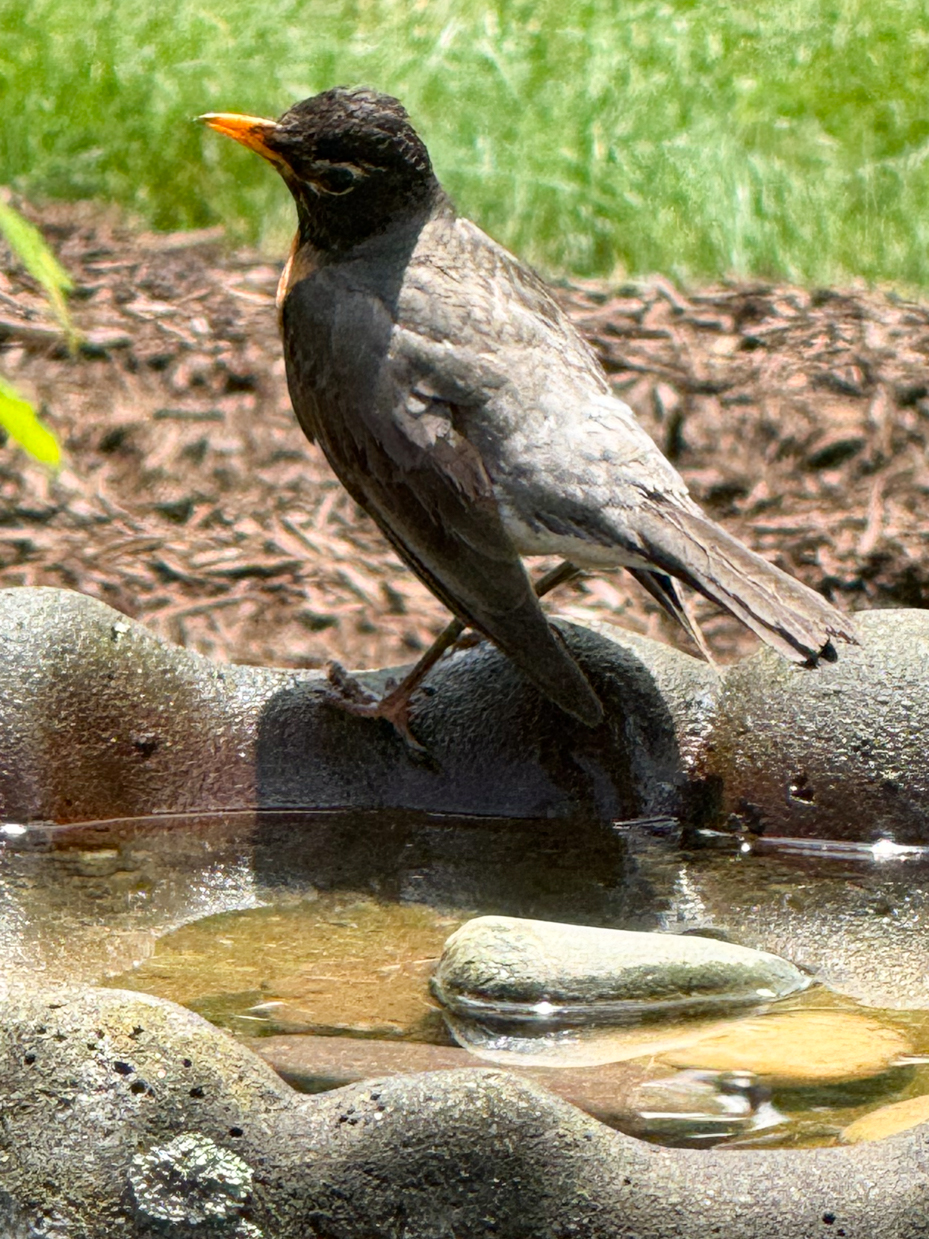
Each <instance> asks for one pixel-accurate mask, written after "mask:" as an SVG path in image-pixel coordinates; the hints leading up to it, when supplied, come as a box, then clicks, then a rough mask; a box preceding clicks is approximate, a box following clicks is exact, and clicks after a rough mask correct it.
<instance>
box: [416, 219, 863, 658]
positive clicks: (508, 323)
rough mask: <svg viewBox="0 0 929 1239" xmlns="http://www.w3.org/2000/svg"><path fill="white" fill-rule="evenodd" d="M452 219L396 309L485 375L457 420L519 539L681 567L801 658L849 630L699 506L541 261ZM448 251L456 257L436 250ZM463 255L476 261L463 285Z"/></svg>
mask: <svg viewBox="0 0 929 1239" xmlns="http://www.w3.org/2000/svg"><path fill="white" fill-rule="evenodd" d="M444 229H445V237H446V245H445V246H444V247H436V246H433V247H431V249H427V252H426V254H425V256H424V258H423V259H422V260H421V261H420V262H418V263H417V261H416V255H415V254H414V262H413V264H411V271H410V278H409V279H408V281H407V286H406V295H405V297H404V298H402V299H401V309H402V311H403V313H402V314H401V322H402V324H403V326H404V327H405V328H406V330H407V332H408V334H409V336H410V337H411V339H412V340H415V346H414V344H410V345H409V346H408V347H409V348H410V349H412V350H413V351H414V352H418V354H419V356H418V364H419V366H420V368H421V370H422V371H423V372H424V373H427V374H430V375H431V376H435V377H436V378H438V379H441V380H442V381H444V382H445V383H446V384H448V390H449V391H450V392H454V390H455V384H456V383H459V382H463V380H464V379H465V377H466V376H470V380H471V382H472V383H473V384H474V386H475V387H476V389H477V392H478V393H479V395H478V397H477V398H475V399H472V400H471V401H470V402H465V403H464V404H463V406H462V412H461V414H460V418H459V421H458V423H457V424H458V426H459V428H460V429H461V430H462V432H463V433H464V434H465V435H466V436H467V438H468V439H469V441H471V442H472V443H474V444H475V446H477V448H478V450H479V451H480V454H481V458H482V461H483V463H484V466H485V468H486V469H487V472H488V475H489V476H490V477H491V478H492V480H493V482H494V486H495V491H496V494H497V499H498V503H499V504H500V505H501V509H502V510H503V511H504V513H505V515H506V516H507V517H508V519H509V529H510V531H511V536H513V538H514V540H515V541H516V544H517V545H518V546H519V547H520V549H522V550H523V552H524V553H530V551H531V550H535V551H548V552H557V553H558V554H561V555H563V556H564V557H566V558H568V559H570V560H571V561H572V562H575V563H578V564H581V565H586V564H599V565H602V566H606V565H607V564H610V563H615V564H617V565H620V564H623V565H625V566H628V567H630V568H633V569H635V570H636V571H637V572H639V571H642V570H644V571H646V572H649V571H651V572H655V571H657V572H658V574H659V575H662V574H663V575H670V576H673V577H676V578H678V579H679V580H682V581H684V582H686V583H687V584H689V585H690V586H692V587H693V588H695V589H697V590H699V591H700V592H702V593H703V594H705V595H706V596H707V597H709V598H711V599H713V600H714V601H716V602H719V603H721V604H722V605H723V606H725V607H726V608H727V609H728V610H729V611H731V612H732V613H733V614H735V615H736V616H738V618H739V619H741V620H742V621H743V623H745V624H747V625H748V627H750V628H752V629H753V630H754V631H755V632H757V633H758V634H759V636H761V637H762V639H763V640H765V641H766V642H768V644H770V645H772V646H774V648H775V649H778V650H780V651H781V652H782V653H784V654H785V655H786V656H787V657H790V658H793V659H796V660H798V661H806V660H810V661H814V662H815V661H816V659H817V658H818V657H819V656H820V654H821V653H822V652H823V651H826V652H828V651H829V650H830V649H831V648H832V647H831V642H832V639H833V638H834V637H838V638H840V639H842V640H846V641H854V640H855V635H854V628H853V625H852V624H851V623H850V621H849V620H848V619H847V618H846V617H844V616H842V615H841V614H840V613H839V612H838V611H836V610H835V609H834V608H833V607H831V606H830V605H829V604H828V603H827V602H826V601H825V600H824V599H822V598H821V597H819V595H817V594H815V593H814V592H813V591H812V590H810V589H808V588H807V587H806V586H804V585H802V584H800V583H799V582H797V581H795V580H794V579H793V578H791V577H789V576H787V575H786V574H785V573H783V572H781V571H779V570H778V569H777V568H775V567H774V566H773V565H771V564H769V563H768V562H767V561H766V560H764V559H762V558H761V557H760V556H758V555H755V554H754V553H753V552H751V551H749V550H748V549H747V548H746V547H744V546H742V544H741V543H739V542H738V541H737V540H736V539H734V538H733V537H732V536H731V535H730V534H728V533H727V532H726V531H725V530H723V529H722V528H720V527H719V526H718V525H716V524H715V523H714V522H712V521H710V520H709V519H708V518H707V517H705V516H704V515H703V514H702V513H701V512H700V510H699V508H698V507H697V506H696V504H695V503H694V502H693V500H692V499H691V498H690V495H689V494H688V491H687V487H686V485H685V483H684V480H683V479H682V478H681V476H680V474H679V473H678V472H677V470H676V469H675V468H674V467H673V466H672V465H671V464H670V463H669V462H668V461H667V460H666V459H665V458H664V456H663V455H662V454H661V452H660V451H659V449H658V448H657V446H656V445H655V443H654V442H653V441H652V439H651V438H650V437H649V436H648V434H647V433H646V432H645V430H644V429H643V428H642V426H640V425H639V423H638V422H637V421H636V419H635V416H634V414H633V412H632V410H631V409H630V408H629V407H628V406H627V405H625V404H624V403H623V402H622V401H620V400H618V399H617V398H616V397H615V396H614V395H613V394H612V393H611V392H610V389H609V386H608V384H607V381H606V377H605V375H604V374H603V372H602V370H601V369H600V367H599V365H598V364H597V362H596V360H595V359H594V358H593V356H592V354H591V353H590V351H589V349H588V348H587V347H586V345H584V343H583V341H581V340H580V339H579V337H578V335H577V332H576V330H575V329H574V327H573V326H572V324H571V323H570V322H569V321H567V319H566V317H565V315H564V314H563V313H562V312H561V311H560V310H559V309H558V307H557V305H555V303H554V302H553V300H552V298H551V296H550V294H548V293H547V291H546V290H545V289H544V286H542V285H540V282H539V281H538V280H537V279H536V278H535V277H534V276H533V275H532V273H531V272H529V271H527V270H526V269H525V268H523V267H521V266H520V264H519V263H518V262H517V261H516V259H514V258H513V257H512V255H509V254H507V252H506V251H505V250H502V249H501V248H500V247H499V246H497V245H495V243H494V242H492V241H490V240H489V238H487V237H485V236H484V234H483V233H481V232H480V230H479V229H477V228H475V227H474V225H471V224H467V223H466V222H464V221H455V223H454V225H449V224H445V225H444ZM445 251H448V252H451V253H453V254H456V255H457V258H456V261H454V262H452V263H450V264H448V266H447V267H446V266H444V265H443V264H441V263H439V264H436V263H435V262H434V261H432V262H431V263H430V254H433V255H434V254H435V253H436V252H445ZM462 256H463V257H462ZM462 267H465V268H467V269H468V270H469V271H470V272H471V273H472V274H473V273H477V274H476V276H475V278H474V280H473V281H472V283H473V287H470V288H469V289H467V290H462V289H461V288H460V287H458V285H459V283H460V281H459V280H458V278H457V275H456V272H457V271H458V270H460V269H462ZM475 289H477V290H478V293H479V295H478V296H476V297H475V296H470V297H469V295H468V294H469V293H473V292H474V290H475ZM436 322H438V323H439V324H440V326H441V333H438V332H436V331H435V330H432V329H431V325H432V324H434V323H436ZM446 354H447V356H446Z"/></svg>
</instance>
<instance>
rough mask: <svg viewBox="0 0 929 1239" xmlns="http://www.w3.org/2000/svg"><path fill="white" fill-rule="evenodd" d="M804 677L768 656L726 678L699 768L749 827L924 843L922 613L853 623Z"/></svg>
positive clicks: (928, 638)
mask: <svg viewBox="0 0 929 1239" xmlns="http://www.w3.org/2000/svg"><path fill="white" fill-rule="evenodd" d="M856 623H857V627H858V633H859V637H860V641H861V644H860V645H859V646H857V647H852V648H843V649H842V650H841V651H840V654H839V658H838V660H837V661H836V662H835V663H831V664H830V663H823V664H821V665H820V666H819V667H818V668H817V669H816V671H815V673H813V674H811V673H810V672H809V671H807V670H806V669H805V668H803V667H798V666H796V665H795V664H793V663H788V662H786V661H785V660H784V659H782V658H779V657H778V656H777V655H776V654H774V653H772V652H771V651H770V650H768V649H762V650H759V651H758V652H757V653H756V654H754V655H752V656H751V657H750V658H747V659H745V660H744V661H743V662H741V663H739V664H738V665H737V666H734V667H730V668H729V669H728V670H727V672H726V675H725V680H724V689H723V692H722V696H721V698H720V702H719V714H718V718H717V721H716V725H715V727H714V730H713V736H712V740H711V742H710V743H709V745H708V746H707V750H706V759H705V764H704V771H705V773H706V775H707V777H708V778H709V779H710V780H712V781H714V782H715V783H716V786H717V788H718V789H719V792H720V801H719V805H718V809H717V812H718V814H719V816H720V817H721V818H722V819H725V817H726V816H727V815H728V814H730V813H731V814H733V815H734V817H735V818H736V819H737V821H738V822H740V823H741V824H743V825H744V826H745V827H746V828H748V829H749V830H751V831H756V832H758V833H762V832H763V833H765V834H767V835H778V836H788V837H792V838H797V837H802V836H807V837H810V836H815V837H820V838H828V839H850V840H864V841H867V842H871V841H872V840H877V839H881V838H890V839H893V840H894V841H895V842H897V843H901V844H910V843H929V762H927V761H926V745H925V737H926V735H927V733H929V611H871V612H865V613H863V614H860V615H858V616H856Z"/></svg>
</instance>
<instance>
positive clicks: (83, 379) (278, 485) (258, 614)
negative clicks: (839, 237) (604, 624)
mask: <svg viewBox="0 0 929 1239" xmlns="http://www.w3.org/2000/svg"><path fill="white" fill-rule="evenodd" d="M19 205H21V206H22V205H23V204H19ZM24 209H25V210H26V212H27V213H28V214H29V216H30V218H32V219H33V220H34V222H36V223H37V224H39V226H40V227H41V228H42V229H43V231H44V233H45V235H46V237H47V238H48V240H49V241H50V243H51V244H52V246H53V248H54V249H55V250H56V251H57V253H58V254H59V256H60V258H61V261H62V262H63V264H64V265H65V267H66V268H67V269H68V271H69V272H70V273H71V275H72V277H73V279H74V282H75V291H74V294H73V299H72V308H73V312H74V317H75V320H76V322H77V325H78V327H79V328H80V330H81V331H82V332H83V334H84V343H83V345H82V346H81V348H80V350H79V352H78V353H77V354H76V355H74V356H71V355H69V354H68V351H67V348H66V347H65V346H64V344H63V343H62V340H61V337H60V334H59V332H58V331H57V328H56V327H55V325H54V324H53V323H52V322H51V321H50V320H49V318H48V315H47V311H46V309H45V307H44V303H43V301H42V298H41V296H40V294H39V291H38V289H37V288H36V286H35V285H34V284H33V282H32V281H31V280H30V278H29V277H28V276H27V275H26V274H25V273H24V272H23V271H22V269H21V268H20V267H19V266H18V265H17V264H16V263H15V262H14V261H13V259H12V257H11V255H10V254H9V253H8V252H7V251H5V250H4V249H3V247H2V245H0V374H3V375H4V376H5V377H6V378H7V379H8V380H10V381H11V382H13V383H15V384H16V385H17V387H18V388H19V389H20V390H21V391H22V392H23V393H24V394H25V395H26V396H28V397H29V398H31V399H33V400H34V401H35V402H36V403H37V404H38V405H39V406H41V407H42V409H43V413H44V416H45V418H46V420H47V422H48V424H49V425H50V426H51V427H52V428H53V429H54V430H55V432H56V434H57V435H58V436H59V439H60V441H61V443H62V444H63V447H64V449H65V452H66V457H67V459H66V467H65V468H64V470H63V471H62V472H61V473H60V474H59V475H58V477H57V478H52V477H50V475H49V474H48V473H47V472H46V471H45V470H43V469H42V468H41V467H40V466H37V465H34V464H32V463H30V462H29V461H27V460H26V459H25V457H24V456H23V454H22V453H21V452H19V451H18V450H15V449H13V448H12V447H11V446H7V447H2V448H0V586H12V585H26V584H29V585H55V586H65V587H68V588H71V589H78V590H82V591H84V592H85V593H88V594H92V595H93V596H95V597H98V598H101V599H103V600H104V601H105V602H108V603H109V604H110V605H112V606H114V607H116V608H118V609H119V610H121V611H123V612H125V613H126V614H127V615H130V616H132V617H134V618H136V619H139V620H142V621H143V622H144V623H145V624H147V625H148V626H149V627H150V628H151V629H152V630H153V631H155V632H157V633H159V634H161V635H162V636H164V637H166V638H168V639H170V640H172V641H176V642H179V643H181V644H183V645H186V646H189V647H190V648H192V649H195V650H197V651H199V652H201V653H204V654H206V655H209V656H210V657H211V658H215V659H222V660H231V661H235V662H251V663H261V664H267V665H276V666H284V667H319V666H322V665H324V664H325V663H326V661H327V660H328V659H330V658H338V659H339V660H341V661H343V662H345V663H346V664H348V665H350V666H377V665H389V664H393V663H397V662H405V661H409V660H410V659H411V658H413V657H415V655H416V654H417V653H418V652H419V651H420V650H421V649H423V648H424V646H425V645H426V644H427V643H428V641H429V640H430V639H431V637H432V635H433V634H435V633H436V632H438V631H439V630H440V629H441V628H442V627H443V626H444V623H445V622H446V620H447V613H446V612H445V611H444V609H443V608H442V606H441V605H440V604H439V603H438V602H436V601H435V600H434V599H433V598H432V596H431V595H430V594H429V593H428V591H427V590H426V589H425V588H424V587H423V586H421V585H420V584H419V583H418V582H417V581H416V579H415V578H414V577H413V576H412V575H411V574H410V573H409V572H408V571H406V569H404V568H403V566H402V565H401V564H400V563H399V561H398V560H397V558H396V557H395V556H394V554H393V553H392V552H391V551H390V550H389V549H388V548H387V547H386V546H385V545H384V542H383V540H382V538H381V536H380V535H379V533H378V532H377V530H376V529H375V528H374V526H373V524H372V523H371V522H370V520H368V518H367V517H366V516H365V515H364V513H363V512H361V511H360V510H359V509H358V508H357V506H356V505H355V504H354V503H353V502H352V501H351V500H350V499H349V498H348V496H347V495H346V494H345V493H344V492H343V491H342V489H341V487H340V486H339V485H338V483H337V482H336V481H335V480H334V478H333V477H332V475H331V474H330V472H329V470H328V467H327V465H326V463H325V461H324V460H323V459H322V457H321V455H320V453H319V451H318V450H317V449H316V448H314V447H311V446H310V445H308V444H307V443H306V441H305V439H304V438H303V435H302V433H301V432H300V430H299V428H298V427H297V425H296V422H295V420H294V417H293V414H292V412H291V411H290V405H289V402H288V398H287V391H286V385H285V381H284V367H283V361H282V359H281V351H280V344H279V341H278V337H277V327H276V322H275V314H274V292H275V288H276V284H277V278H278V273H279V265H278V264H277V263H272V262H269V261H268V260H267V259H266V258H263V257H262V256H261V255H259V254H256V253H254V252H250V251H238V252H229V251H228V250H227V249H225V248H224V246H223V242H222V235H221V233H220V232H218V231H216V230H210V231H207V232H201V233H177V234H153V233H148V232H145V231H143V230H142V229H141V228H139V227H137V226H133V224H132V223H131V222H129V221H127V220H126V219H125V218H122V217H120V216H119V215H117V214H115V213H112V212H108V211H106V210H104V209H102V208H100V207H93V206H90V205H78V206H75V205H73V204H70V205H65V204H52V205H50V206H48V207H45V208H43V209H35V208H32V207H28V206H26V207H25V208H24ZM560 295H561V296H562V297H563V300H564V303H565V304H566V306H567V307H568V308H569V310H570V312H571V313H572V315H573V317H574V318H575V321H576V322H577V323H578V325H579V327H580V328H581V329H582V330H583V331H584V332H586V333H587V335H588V336H589V337H590V338H591V340H592V341H593V342H594V344H595V346H596V347H597V349H598V351H599V353H600V355H601V357H602V359H603V361H604V364H605V365H606V367H607V369H608V371H609V373H610V375H611V377H612V380H613V382H614V383H615V385H616V390H617V392H618V393H619V394H621V395H622V396H623V397H624V398H625V399H626V400H627V401H628V402H629V403H630V404H631V405H632V407H633V408H634V409H635V411H636V413H637V414H638V416H639V417H640V418H641V420H642V421H643V423H644V424H645V426H646V427H647V428H648V430H649V431H650V433H651V434H652V435H653V436H654V437H655V439H656V440H657V442H658V443H659V445H660V446H661V447H662V449H663V450H664V451H665V452H666V454H667V455H668V456H670V457H671V459H672V460H674V462H675V463H676V465H677V466H678V468H679V469H680V470H681V472H682V473H683V474H684V476H685V477H686V479H687V481H688V483H689V485H690V487H691V489H692V491H693V493H694V495H695V497H696V498H697V500H698V501H699V502H700V503H702V504H703V505H704V506H705V508H706V509H707V510H708V512H709V513H710V514H711V515H712V516H713V517H714V518H715V519H717V520H719V521H721V522H722V523H723V524H725V525H726V527H727V528H729V529H730V530H732V531H733V532H734V533H736V534H738V535H739V536H740V537H741V538H743V539H744V540H745V541H746V542H748V543H749V544H750V545H751V546H753V547H755V548H756V549H757V550H759V551H761V552H762V553H763V554H765V555H766V556H768V557H769V558H771V559H772V560H774V561H775V562H777V563H778V564H780V565H781V566H782V567H784V568H786V569H788V570H789V571H791V572H793V573H795V574H796V575H797V576H798V577H800V578H802V579H803V580H805V581H806V582H807V583H808V584H810V585H812V586H813V587H814V588H816V589H819V590H822V591H823V592H825V593H826V594H827V595H829V596H830V597H831V598H832V599H833V600H834V601H836V602H837V604H838V605H839V606H841V607H844V608H847V609H855V608H860V607H867V606H882V605H906V606H917V607H919V606H925V605H927V603H929V523H927V521H926V518H925V513H926V510H927V502H926V499H927V494H929V464H927V442H929V307H927V306H925V305H923V304H921V303H918V302H916V301H910V300H906V299H904V298H903V297H900V296H896V295H894V294H891V293H886V294H885V293H882V292H873V291H868V290H866V289H864V288H861V289H852V290H846V291H834V290H820V291H812V292H811V291H807V290H803V289H799V288H793V287H783V286H775V285H760V284H759V285H751V286H741V285H720V286H717V287H712V288H704V289H699V290H692V291H690V292H687V293H685V292H683V291H681V290H680V289H678V288H676V287H674V286H672V285H671V284H670V283H668V282H667V281H665V280H663V279H661V278H652V279H645V280H641V281H637V282H635V283H630V284H628V285H626V286H623V287H616V286H607V285H605V284H596V285H593V284H591V285H573V286H570V287H565V288H563V289H561V290H560ZM555 605H556V609H557V611H558V612H559V613H560V614H564V615H567V616H569V617H572V618H575V619H577V620H578V621H580V622H588V621H590V620H592V619H599V620H606V621H610V622H614V623H618V624H620V625H624V626H627V627H630V628H632V629H634V630H636V631H638V632H646V633H649V634H651V635H653V636H658V637H660V638H662V639H665V640H670V641H673V642H676V643H679V644H681V645H682V646H683V647H684V648H686V642H685V640H684V638H682V636H681V635H680V634H679V633H678V632H676V631H675V630H674V629H673V626H670V625H666V622H665V621H664V619H663V617H662V616H661V615H660V614H658V613H657V612H656V608H655V607H654V606H653V604H652V603H651V601H650V600H648V599H646V598H645V597H644V596H643V595H642V594H641V592H640V591H639V589H638V587H637V586H636V585H635V583H634V582H632V581H631V580H630V579H629V578H628V577H626V576H625V575H624V574H622V573H617V574H611V575H609V576H603V577H599V578H597V577H591V578H588V579H586V580H583V581H581V582H579V583H578V584H577V585H575V586H573V587H565V588H563V589H562V590H561V591H560V593H559V595H558V596H557V602H556V604H555ZM697 613H698V615H699V616H700V618H701V621H702V622H703V624H704V626H705V628H706V631H707V635H708V637H709V639H710V642H711V644H712V645H713V646H714V648H715V649H716V650H717V652H718V653H719V655H720V656H721V657H722V658H723V659H727V658H731V657H735V656H738V655H740V654H742V653H744V652H745V651H746V650H747V649H750V648H751V647H752V644H753V641H754V639H753V638H751V637H750V635H748V634H745V633H744V631H743V630H742V629H741V628H740V626H739V625H738V624H736V623H735V622H734V621H732V620H730V619H729V618H728V617H727V616H723V615H721V614H720V613H719V612H718V611H717V610H716V609H715V608H713V607H711V606H710V605H709V604H704V603H703V602H702V600H701V601H700V602H699V603H698V606H697Z"/></svg>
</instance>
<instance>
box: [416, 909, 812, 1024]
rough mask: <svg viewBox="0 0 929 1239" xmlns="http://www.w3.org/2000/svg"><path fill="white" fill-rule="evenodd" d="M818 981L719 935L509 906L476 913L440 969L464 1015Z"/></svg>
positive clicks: (541, 1018) (437, 982) (746, 1000)
mask: <svg viewBox="0 0 929 1239" xmlns="http://www.w3.org/2000/svg"><path fill="white" fill-rule="evenodd" d="M808 985H809V978H808V977H807V976H806V975H804V973H802V972H801V971H800V970H799V968H795V967H794V965H793V964H791V963H790V962H789V961H787V960H786V959H781V958H779V957H778V956H776V955H770V954H767V953H766V952H763V951H753V950H750V949H748V948H746V947H741V946H736V945H734V944H733V943H731V942H720V941H718V940H717V939H715V938H703V937H692V936H683V935H679V934H657V933H636V932H632V931H628V930H622V929H600V928H597V927H596V926H590V925H563V924H559V923H556V922H553V921H534V920H526V919H523V918H519V917H509V916H479V917H475V918H474V919H473V920H470V921H467V922H466V923H465V924H464V925H462V926H461V928H460V929H458V930H456V931H455V933H453V934H452V935H451V937H450V938H449V939H448V941H447V942H446V943H445V948H444V950H443V952H442V958H441V959H440V961H439V966H438V968H437V969H436V971H435V973H434V975H433V977H432V992H433V994H434V995H435V997H436V998H437V999H438V1001H439V1002H440V1003H442V1005H443V1006H445V1007H447V1008H448V1009H449V1010H450V1011H451V1012H453V1014H455V1015H457V1016H463V1017H466V1018H467V1017H471V1018H475V1019H484V1018H488V1017H490V1018H493V1019H495V1020H502V1021H515V1022H517V1023H522V1022H529V1023H535V1024H540V1023H545V1022H548V1021H556V1022H559V1023H582V1022H583V1023H589V1022H590V1021H591V1020H602V1021H611V1020H617V1019H622V1018H624V1017H634V1018H640V1017H644V1018H648V1016H649V1015H656V1014H659V1013H661V1014H665V1013H669V1012H678V1011H679V1012H691V1011H695V1010H706V1009H719V1008H722V1007H737V1006H746V1005H754V1006H757V1005H759V1004H760V1003H768V1002H772V1001H774V1000H776V999H779V998H784V997H786V996H787V995H788V994H792V993H795V992H797V991H798V990H802V989H805V988H806V987H807V986H808Z"/></svg>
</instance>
